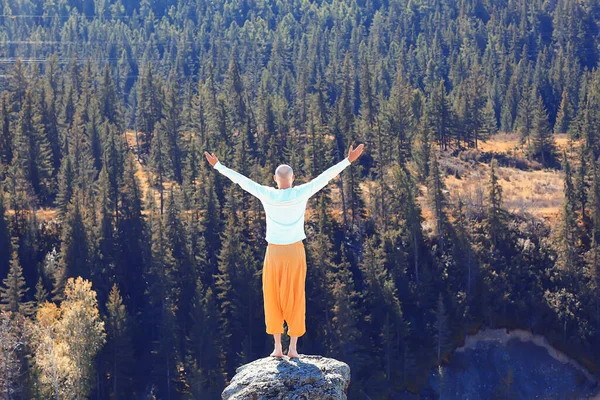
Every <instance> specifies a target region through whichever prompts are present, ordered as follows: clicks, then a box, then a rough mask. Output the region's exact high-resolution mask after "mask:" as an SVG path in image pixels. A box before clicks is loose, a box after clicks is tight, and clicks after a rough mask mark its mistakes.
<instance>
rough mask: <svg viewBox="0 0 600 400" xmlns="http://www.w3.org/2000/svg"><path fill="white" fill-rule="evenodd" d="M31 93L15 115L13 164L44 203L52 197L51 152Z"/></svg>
mask: <svg viewBox="0 0 600 400" xmlns="http://www.w3.org/2000/svg"><path fill="white" fill-rule="evenodd" d="M40 120H41V116H40V114H39V113H38V111H37V110H36V107H35V105H34V102H33V95H32V92H31V91H29V90H28V91H27V92H26V93H25V98H24V102H23V107H22V110H21V113H20V115H19V122H18V128H17V133H16V137H15V149H16V151H17V153H18V155H17V157H16V158H15V159H14V160H13V161H14V162H18V164H17V165H18V166H19V168H21V169H23V171H24V174H25V176H26V177H27V179H28V180H29V182H31V185H32V187H33V189H34V191H35V193H36V194H37V195H38V196H39V197H40V200H42V201H45V200H46V199H48V198H49V196H51V195H52V194H53V193H54V185H53V179H52V175H53V163H52V150H51V148H50V144H49V142H48V139H47V137H46V133H45V132H44V128H43V125H42V124H41V122H40Z"/></svg>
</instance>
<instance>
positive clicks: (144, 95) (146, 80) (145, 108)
mask: <svg viewBox="0 0 600 400" xmlns="http://www.w3.org/2000/svg"><path fill="white" fill-rule="evenodd" d="M137 88H138V90H137V103H136V105H137V108H136V114H135V118H136V123H137V127H138V128H139V129H140V130H141V131H142V133H143V134H144V137H145V141H144V147H143V152H144V153H147V152H148V151H149V149H150V146H151V143H152V134H153V132H154V130H155V125H156V123H157V122H158V121H159V120H160V119H161V118H162V115H163V108H162V106H163V104H162V89H161V84H160V81H159V80H158V79H157V76H155V74H154V71H153V70H152V65H151V64H148V65H146V66H144V67H143V72H142V73H140V79H139V81H138V83H137Z"/></svg>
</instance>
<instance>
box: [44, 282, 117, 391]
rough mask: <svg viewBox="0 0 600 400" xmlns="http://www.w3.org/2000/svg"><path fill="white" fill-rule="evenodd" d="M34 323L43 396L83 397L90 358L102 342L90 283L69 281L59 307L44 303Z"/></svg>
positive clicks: (87, 387) (89, 376) (91, 365)
mask: <svg viewBox="0 0 600 400" xmlns="http://www.w3.org/2000/svg"><path fill="white" fill-rule="evenodd" d="M36 320H37V321H36V322H37V323H36V328H35V333H34V360H35V365H36V367H37V369H38V371H39V374H38V376H39V383H40V389H41V390H42V392H43V394H45V395H47V396H51V397H52V398H56V399H62V398H67V399H71V398H76V399H84V398H87V397H88V394H89V392H90V390H91V388H92V382H93V380H92V378H93V376H94V365H95V364H94V358H95V356H96V354H97V353H98V351H100V349H101V348H102V346H103V345H104V343H105V341H106V339H105V338H106V334H105V332H104V322H103V321H102V320H101V319H100V313H99V311H98V301H97V299H96V292H95V291H93V290H92V284H91V282H90V281H87V280H85V279H83V278H81V277H78V278H76V279H74V278H69V279H68V281H67V284H66V286H65V300H64V301H63V302H62V303H61V305H60V307H57V306H56V305H55V304H53V303H49V302H46V303H45V304H44V305H43V306H41V307H40V308H39V309H38V312H37V315H36Z"/></svg>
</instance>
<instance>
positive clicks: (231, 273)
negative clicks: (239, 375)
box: [214, 208, 248, 376]
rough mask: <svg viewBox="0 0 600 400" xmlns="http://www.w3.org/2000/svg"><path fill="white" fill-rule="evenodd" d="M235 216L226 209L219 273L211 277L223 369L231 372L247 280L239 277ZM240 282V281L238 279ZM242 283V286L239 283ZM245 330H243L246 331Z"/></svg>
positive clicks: (237, 350)
mask: <svg viewBox="0 0 600 400" xmlns="http://www.w3.org/2000/svg"><path fill="white" fill-rule="evenodd" d="M239 225H240V224H239V220H238V218H237V216H236V209H235V208H232V209H230V210H229V218H228V219H227V225H226V227H225V231H224V232H223V239H222V241H223V242H222V247H221V251H220V253H219V266H218V267H219V273H218V274H217V275H216V276H215V277H214V279H215V289H216V293H217V299H218V302H219V306H220V311H221V312H220V314H221V315H220V316H221V322H220V325H221V337H222V340H223V346H224V347H225V348H226V349H228V350H226V351H225V357H226V359H225V365H224V366H225V371H226V373H227V374H228V376H232V375H233V373H234V371H235V366H236V365H238V364H239V361H240V360H239V357H240V355H239V353H240V352H241V351H242V348H241V343H242V341H243V336H242V337H236V336H234V335H235V333H236V332H237V333H238V334H241V333H242V332H244V331H245V329H244V328H247V327H245V326H244V325H243V321H244V320H245V319H246V318H245V317H244V315H246V316H247V315H248V312H247V311H246V307H247V306H248V304H247V302H246V296H244V294H243V293H244V292H245V291H246V290H248V288H247V286H248V282H247V281H242V276H240V275H241V273H240V272H241V271H240V264H241V263H242V262H244V261H245V260H240V255H241V254H242V252H243V251H244V249H243V247H242V243H241V228H240V226H239ZM242 282H243V283H242ZM242 285H243V287H244V288H243V287H242ZM246 334H247V333H246Z"/></svg>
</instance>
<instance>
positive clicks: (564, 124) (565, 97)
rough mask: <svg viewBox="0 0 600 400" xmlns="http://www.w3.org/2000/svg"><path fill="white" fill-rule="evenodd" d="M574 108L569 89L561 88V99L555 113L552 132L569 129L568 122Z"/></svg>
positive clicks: (571, 117)
mask: <svg viewBox="0 0 600 400" xmlns="http://www.w3.org/2000/svg"><path fill="white" fill-rule="evenodd" d="M573 114H574V110H573V104H571V98H570V97H569V91H568V90H566V89H565V90H563V94H562V99H561V101H560V105H559V108H558V114H557V115H556V122H555V123H554V133H566V132H568V131H569V130H570V129H569V127H570V124H571V121H572V119H573V116H574V115H573Z"/></svg>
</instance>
